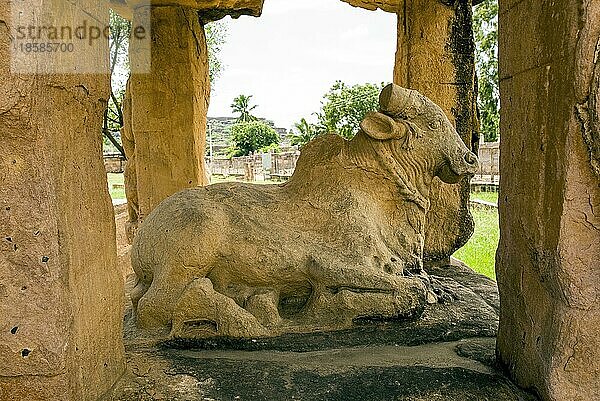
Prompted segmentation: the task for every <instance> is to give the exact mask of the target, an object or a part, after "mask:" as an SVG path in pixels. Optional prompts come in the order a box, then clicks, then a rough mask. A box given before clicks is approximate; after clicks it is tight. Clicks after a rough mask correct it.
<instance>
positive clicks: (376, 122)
mask: <svg viewBox="0 0 600 401" xmlns="http://www.w3.org/2000/svg"><path fill="white" fill-rule="evenodd" d="M360 128H361V129H362V130H363V131H364V132H365V134H367V135H369V136H370V137H371V138H374V139H379V140H381V141H385V140H388V139H399V138H402V137H403V136H404V135H405V134H406V126H405V125H404V124H400V123H397V122H396V121H394V119H393V118H391V117H389V116H386V115H385V114H383V113H379V112H376V111H373V112H370V113H369V114H367V115H366V116H365V118H364V119H363V120H362V122H361V123H360Z"/></svg>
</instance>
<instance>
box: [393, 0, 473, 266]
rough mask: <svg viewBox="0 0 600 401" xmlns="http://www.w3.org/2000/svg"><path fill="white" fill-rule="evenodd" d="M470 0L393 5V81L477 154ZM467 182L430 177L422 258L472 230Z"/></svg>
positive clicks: (445, 252) (449, 248)
mask: <svg viewBox="0 0 600 401" xmlns="http://www.w3.org/2000/svg"><path fill="white" fill-rule="evenodd" d="M474 50H475V45H474V39H473V29H472V0H456V1H441V0H404V1H400V2H399V6H398V49H397V53H396V65H395V68H394V83H396V84H398V85H401V86H404V87H407V88H411V89H417V90H418V91H420V92H421V93H423V94H424V95H426V96H428V97H429V98H430V99H431V100H433V101H434V102H436V103H437V104H438V105H439V106H440V107H441V108H442V109H443V110H444V111H445V112H446V115H447V116H448V118H449V119H450V121H451V122H452V123H453V124H454V125H455V126H456V130H457V131H458V133H459V135H460V136H461V138H462V139H463V141H464V142H465V144H466V145H467V147H469V148H471V149H472V150H473V151H474V152H475V153H477V145H478V143H479V136H478V131H479V122H478V119H477V113H476V91H475V55H474ZM469 191H470V187H469V182H468V181H466V180H465V181H463V182H462V183H459V184H456V185H448V184H444V183H442V182H441V181H439V180H436V182H435V185H434V187H433V190H432V192H431V210H430V212H429V214H428V216H427V231H426V238H425V262H426V264H427V263H435V262H447V261H448V259H449V257H450V256H451V255H452V254H453V253H454V252H455V251H456V250H457V249H458V248H460V247H461V246H463V245H464V244H465V243H466V242H467V241H468V240H469V238H470V237H471V235H472V233H473V218H472V216H471V213H470V212H469Z"/></svg>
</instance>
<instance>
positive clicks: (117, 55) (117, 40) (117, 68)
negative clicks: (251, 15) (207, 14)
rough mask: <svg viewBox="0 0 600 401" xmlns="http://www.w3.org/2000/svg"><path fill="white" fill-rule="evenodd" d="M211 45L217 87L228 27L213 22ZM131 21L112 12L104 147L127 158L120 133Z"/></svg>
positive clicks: (210, 58)
mask: <svg viewBox="0 0 600 401" xmlns="http://www.w3.org/2000/svg"><path fill="white" fill-rule="evenodd" d="M204 29H205V32H206V43H207V46H208V63H209V77H210V83H211V85H213V84H214V83H215V81H216V80H217V79H218V77H219V76H220V75H221V73H222V71H223V68H224V66H223V63H222V62H221V59H220V57H219V54H220V52H221V48H222V46H223V44H224V43H225V42H226V40H227V25H226V24H225V23H223V22H211V23H209V24H206V25H205V26H204ZM130 35H131V22H129V21H127V20H126V19H124V18H122V17H121V16H119V15H118V14H117V13H115V12H113V11H112V10H110V38H109V50H110V75H111V93H110V97H109V99H108V105H107V108H106V110H105V112H104V126H103V128H102V132H103V135H104V144H105V147H106V148H108V149H116V150H118V151H119V152H120V153H121V154H123V156H124V151H123V147H122V146H121V141H120V136H119V135H118V134H115V133H118V132H119V130H120V129H121V127H123V112H122V108H123V107H122V106H123V99H124V98H125V85H126V83H127V78H128V77H129V74H130V66H129V55H128V51H129V37H130Z"/></svg>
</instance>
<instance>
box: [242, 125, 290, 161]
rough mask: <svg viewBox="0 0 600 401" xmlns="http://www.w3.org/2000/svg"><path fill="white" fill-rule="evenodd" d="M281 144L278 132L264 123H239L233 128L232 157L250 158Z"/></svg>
mask: <svg viewBox="0 0 600 401" xmlns="http://www.w3.org/2000/svg"><path fill="white" fill-rule="evenodd" d="M278 143H279V135H277V132H276V131H275V130H274V129H273V128H272V127H270V126H269V125H267V124H266V123H265V122H263V121H251V122H239V123H236V124H234V125H232V126H231V144H232V149H231V156H233V157H238V156H248V155H249V154H251V153H254V152H257V151H260V150H263V149H267V148H269V147H271V146H272V145H276V144H278Z"/></svg>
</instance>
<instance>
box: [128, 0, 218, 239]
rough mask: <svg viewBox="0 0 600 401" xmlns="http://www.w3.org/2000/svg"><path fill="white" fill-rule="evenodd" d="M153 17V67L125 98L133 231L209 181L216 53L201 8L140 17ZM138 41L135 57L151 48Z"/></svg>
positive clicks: (140, 12) (136, 76) (143, 11)
mask: <svg viewBox="0 0 600 401" xmlns="http://www.w3.org/2000/svg"><path fill="white" fill-rule="evenodd" d="M148 13H149V14H150V19H151V21H152V35H151V36H152V40H151V43H152V48H151V66H150V72H149V73H144V72H139V73H136V72H134V73H133V74H132V76H131V78H130V82H129V84H128V88H129V91H130V93H128V95H127V99H126V102H125V106H126V108H125V114H126V115H125V127H124V132H123V133H124V138H125V140H124V146H125V150H126V154H127V156H128V158H129V159H130V160H129V163H128V166H127V170H126V183H125V187H126V191H127V195H128V198H129V199H131V202H130V212H131V215H130V224H131V227H130V228H131V230H130V233H131V236H133V234H134V232H135V228H136V227H137V224H138V223H139V222H140V221H142V220H143V219H144V217H145V216H147V215H148V214H149V213H150V212H151V211H152V210H153V209H154V208H155V207H156V206H157V205H158V204H159V203H160V202H161V201H162V200H163V199H165V198H167V197H168V196H170V195H172V194H174V193H176V192H178V191H180V190H182V189H184V188H191V187H196V186H198V185H205V184H206V183H207V177H206V167H205V166H204V148H205V142H206V113H207V111H208V103H209V97H210V81H209V77H208V53H207V46H206V37H205V35H204V28H203V26H202V25H201V24H200V21H199V19H198V15H197V12H196V11H195V10H193V9H191V8H185V7H176V6H174V7H166V6H165V7H142V8H140V9H136V14H135V15H134V18H133V23H134V25H135V24H136V21H137V20H145V19H147V17H148V15H147V14H148ZM138 45H139V46H141V45H142V44H141V42H139V41H133V42H132V45H131V46H130V57H131V60H132V64H133V65H135V64H136V61H138V60H140V58H143V57H145V56H146V55H147V53H146V52H147V51H150V50H149V49H144V48H138V47H136V46H138Z"/></svg>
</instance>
